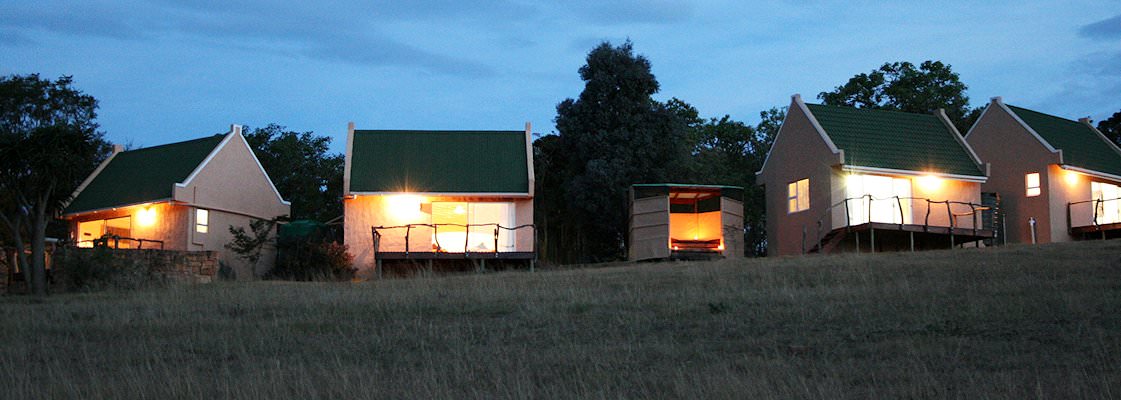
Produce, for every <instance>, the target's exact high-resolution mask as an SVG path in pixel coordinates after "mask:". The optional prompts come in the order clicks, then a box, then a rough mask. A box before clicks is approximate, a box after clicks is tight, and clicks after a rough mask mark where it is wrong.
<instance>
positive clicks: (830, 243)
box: [806, 228, 848, 254]
mask: <svg viewBox="0 0 1121 400" xmlns="http://www.w3.org/2000/svg"><path fill="white" fill-rule="evenodd" d="M847 234H848V229H845V228H838V229H834V230H833V231H831V232H829V233H826V234H825V237H822V238H821V241H820V242H818V243H814V244H813V247H811V248H810V249H809V250H806V253H807V254H809V253H831V252H832V251H833V249H835V248H837V245H840V244H841V241H843V240H845V236H847ZM819 243H820V246H821V247H820V248H819V247H818V244H819Z"/></svg>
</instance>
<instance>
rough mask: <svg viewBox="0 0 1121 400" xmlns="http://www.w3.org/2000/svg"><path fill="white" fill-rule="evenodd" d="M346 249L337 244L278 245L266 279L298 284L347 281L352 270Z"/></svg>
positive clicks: (349, 256) (295, 242) (351, 258)
mask: <svg viewBox="0 0 1121 400" xmlns="http://www.w3.org/2000/svg"><path fill="white" fill-rule="evenodd" d="M353 261H354V258H353V257H351V255H350V254H349V253H347V247H346V245H344V244H341V243H338V242H302V241H294V242H289V243H282V244H281V246H280V254H279V255H278V257H277V261H276V267H274V268H273V270H272V272H271V273H270V276H271V277H272V278H276V279H292V280H300V281H317V280H339V281H343V280H350V279H351V278H354V272H355V271H356V269H355V268H353V267H352V266H351V263H352V262H353Z"/></svg>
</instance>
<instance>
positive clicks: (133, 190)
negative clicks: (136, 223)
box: [63, 135, 225, 214]
mask: <svg viewBox="0 0 1121 400" xmlns="http://www.w3.org/2000/svg"><path fill="white" fill-rule="evenodd" d="M224 138H225V135H214V136H210V137H204V138H200V139H194V140H188V141H185V142H179V143H171V144H165V145H161V146H153V147H147V148H143V149H137V150H129V151H122V152H120V153H117V155H116V156H115V157H113V159H112V160H111V161H110V162H109V164H108V165H106V166H105V168H104V169H102V170H101V172H100V173H98V174H97V176H96V177H94V179H93V181H91V182H90V184H89V185H87V186H86V187H85V189H82V191H81V192H80V193H78V197H75V198H74V200H73V201H71V202H70V205H68V206H67V207H66V210H65V211H64V212H63V213H64V214H73V213H79V212H84V211H93V210H101V209H106V208H112V207H119V206H125V205H130V204H138V203H144V202H149V201H156V200H163V199H167V198H170V197H171V194H172V193H171V191H172V186H173V185H175V184H176V183H182V182H183V181H184V180H185V179H187V176H189V175H190V174H191V172H193V171H194V170H195V168H197V167H198V166H199V164H201V163H202V161H203V160H205V159H206V156H207V155H209V154H210V152H211V151H213V150H214V148H215V147H217V146H218V144H219V143H221V142H222V139H224Z"/></svg>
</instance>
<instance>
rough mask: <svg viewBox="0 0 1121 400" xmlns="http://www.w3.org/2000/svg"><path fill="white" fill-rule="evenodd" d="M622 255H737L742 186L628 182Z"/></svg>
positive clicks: (741, 233) (633, 257) (647, 257)
mask: <svg viewBox="0 0 1121 400" xmlns="http://www.w3.org/2000/svg"><path fill="white" fill-rule="evenodd" d="M630 208H631V216H630V230H629V241H628V243H627V247H628V249H627V253H628V259H630V260H635V261H637V260H658V259H692V258H697V259H704V258H713V257H742V256H743V243H744V237H743V236H744V230H743V188H742V187H739V186H717V185H690V184H673V183H658V184H637V185H632V186H631V202H630Z"/></svg>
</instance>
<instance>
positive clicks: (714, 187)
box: [631, 183, 743, 190]
mask: <svg viewBox="0 0 1121 400" xmlns="http://www.w3.org/2000/svg"><path fill="white" fill-rule="evenodd" d="M631 186H634V187H671V188H686V189H688V188H698V189H741V190H742V189H743V186H728V185H693V184H688V183H636V184H633V185H631Z"/></svg>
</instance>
